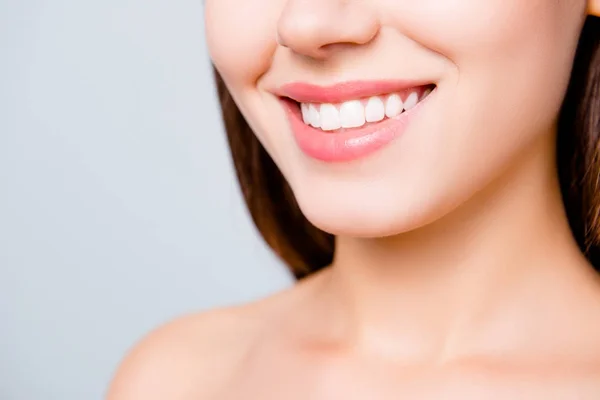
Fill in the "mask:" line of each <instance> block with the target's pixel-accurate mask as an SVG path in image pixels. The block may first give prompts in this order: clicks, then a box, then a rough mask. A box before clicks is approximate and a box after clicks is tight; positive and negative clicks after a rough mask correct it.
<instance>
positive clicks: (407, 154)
mask: <svg viewBox="0 0 600 400" xmlns="http://www.w3.org/2000/svg"><path fill="white" fill-rule="evenodd" d="M585 12H586V2H585V1H584V0H526V1H524V0H485V1H483V0H419V1H408V0H368V1H364V0H252V1H248V0H207V4H206V14H205V16H206V29H207V35H208V43H209V49H210V52H211V56H212V59H213V61H214V63H215V65H216V67H217V69H218V70H219V72H220V73H221V76H222V77H223V79H224V80H225V82H226V84H227V86H228V87H229V89H230V92H231V94H232V95H233V97H234V99H235V100H236V103H237V104H238V106H239V108H240V110H241V111H242V113H243V114H244V116H245V117H246V120H247V121H248V123H249V124H250V126H251V127H252V128H253V130H254V132H255V134H256V135H257V137H258V139H259V140H260V141H261V142H262V144H263V145H264V147H265V148H266V149H267V151H268V152H269V154H270V155H271V157H272V158H273V160H274V161H275V163H276V164H277V165H278V166H279V168H280V170H281V172H282V173H283V175H284V176H285V177H286V179H287V180H288V182H289V184H290V186H291V188H292V190H293V191H294V194H295V196H296V198H297V200H298V203H299V205H300V208H301V209H302V211H303V212H304V214H305V215H306V216H307V218H308V219H309V220H310V221H311V222H312V223H313V224H315V225H316V226H317V227H319V228H321V229H323V230H326V231H328V232H331V233H334V234H341V235H352V236H368V237H376V236H386V235H391V234H396V233H401V232H404V231H408V230H411V229H415V228H417V227H419V226H422V225H424V224H426V223H429V222H432V221H433V220H435V219H438V218H441V217H442V216H444V215H445V214H447V213H448V212H450V211H451V210H453V209H454V208H456V207H457V206H459V205H460V204H461V203H463V202H465V201H467V200H468V199H470V198H471V197H473V195H474V194H475V193H477V192H478V191H480V190H481V189H483V188H485V187H486V186H487V185H489V184H490V183H491V182H493V181H494V179H495V178H497V177H498V176H500V175H501V174H502V173H503V172H504V171H506V169H507V168H508V166H509V165H511V164H512V163H513V162H514V161H515V160H517V159H518V158H519V157H522V156H523V155H524V154H526V152H527V151H528V150H529V149H531V147H532V146H535V145H536V143H539V142H540V139H541V138H543V137H544V136H546V137H547V136H548V135H552V132H553V129H554V124H555V120H556V117H557V115H558V111H559V108H560V105H561V102H562V100H563V96H564V93H565V90H566V87H567V85H568V80H569V75H570V70H571V66H572V62H573V57H574V53H575V49H576V45H577V39H578V37H579V33H580V30H581V27H582V23H583V21H584V18H585ZM429 92H430V93H429Z"/></svg>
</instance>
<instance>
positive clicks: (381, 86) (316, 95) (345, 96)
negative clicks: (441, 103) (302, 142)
mask: <svg viewBox="0 0 600 400" xmlns="http://www.w3.org/2000/svg"><path fill="white" fill-rule="evenodd" d="M431 84H433V82H432V81H408V80H402V81H400V80H394V81H390V80H387V81H349V82H342V83H337V84H334V85H330V86H318V85H313V84H310V83H304V82H293V83H288V84H285V85H283V86H281V87H279V88H278V89H277V90H276V91H275V94H276V95H278V96H280V97H288V98H290V99H292V100H295V101H297V102H298V103H343V102H344V101H349V100H356V99H360V98H365V97H371V96H378V95H384V94H389V93H397V92H401V91H404V90H407V89H411V88H416V87H420V86H425V85H431Z"/></svg>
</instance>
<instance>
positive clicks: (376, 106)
mask: <svg viewBox="0 0 600 400" xmlns="http://www.w3.org/2000/svg"><path fill="white" fill-rule="evenodd" d="M384 118H385V106H384V104H383V101H382V100H381V99H380V98H379V97H371V98H370V99H369V101H368V102H367V106H366V107H365V119H366V121H367V122H379V121H381V120H382V119H384Z"/></svg>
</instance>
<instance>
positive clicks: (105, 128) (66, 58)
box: [0, 0, 290, 400]
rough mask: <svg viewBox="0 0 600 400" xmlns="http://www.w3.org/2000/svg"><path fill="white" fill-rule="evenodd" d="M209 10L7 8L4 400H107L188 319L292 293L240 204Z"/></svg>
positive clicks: (157, 1)
mask: <svg viewBox="0 0 600 400" xmlns="http://www.w3.org/2000/svg"><path fill="white" fill-rule="evenodd" d="M203 29H204V28H203V9H202V2H201V1H200V0H178V1H169V0H103V1H93V0H87V1H81V0H52V1H50V0H37V1H23V0H0V50H1V53H0V54H1V57H2V58H1V62H0V399H1V400H38V399H40V400H42V399H43V400H45V399H61V400H71V399H72V400H75V399H76V400H83V399H86V400H87V399H101V398H103V394H104V391H105V388H106V385H107V383H108V382H109V380H110V378H111V376H112V374H113V372H114V369H115V367H116V366H117V364H118V362H119V360H120V359H121V358H122V357H123V355H124V352H125V351H126V350H127V349H128V348H129V347H130V346H131V345H132V344H133V343H134V342H135V341H137V340H138V339H139V338H140V337H141V336H142V335H144V334H145V333H146V332H148V331H149V330H151V329H152V328H154V327H156V326H157V325H159V324H161V323H163V322H164V321H167V320H169V319H171V318H173V317H175V316H178V315H180V314H184V313H187V312H191V311H196V310H204V309H206V308H212V307H217V306H223V305H227V304H231V303H237V302H243V301H248V300H251V299H254V298H257V297H260V296H263V295H266V294H268V293H270V292H272V291H274V290H277V289H279V288H281V287H284V286H287V285H288V284H289V283H290V278H289V276H288V274H287V273H286V272H285V270H284V269H283V268H282V267H281V265H280V264H279V262H278V260H276V259H275V257H274V256H272V255H271V253H270V252H269V251H268V250H267V249H266V248H265V246H264V244H263V243H262V242H261V241H260V240H259V239H258V237H257V235H256V232H255V230H254V228H253V227H252V225H251V223H250V222H249V218H248V216H247V214H246V211H245V209H244V208H243V207H242V204H241V200H240V195H239V192H238V188H237V183H236V182H235V180H234V177H233V173H232V167H231V163H230V159H229V155H228V153H227V148H226V141H225V136H224V134H223V128H222V125H221V121H220V117H219V115H218V108H217V102H216V99H215V96H214V88H213V86H212V85H213V83H212V76H211V74H210V68H209V66H210V62H209V59H208V54H207V50H206V46H205V43H204V31H203Z"/></svg>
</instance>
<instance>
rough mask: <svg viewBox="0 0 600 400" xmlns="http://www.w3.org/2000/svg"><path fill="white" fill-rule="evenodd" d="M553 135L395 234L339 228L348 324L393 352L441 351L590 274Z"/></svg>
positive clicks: (338, 279)
mask: <svg viewBox="0 0 600 400" xmlns="http://www.w3.org/2000/svg"><path fill="white" fill-rule="evenodd" d="M545 140H546V142H545V143H544V144H542V145H540V144H539V143H538V144H537V145H536V146H532V149H531V150H530V151H529V152H528V153H527V154H523V155H522V157H520V159H519V160H517V161H516V162H514V163H513V164H512V167H511V169H510V170H507V171H505V173H504V174H502V176H499V177H498V178H497V179H495V180H494V182H492V183H490V184H489V185H488V186H487V187H486V189H485V190H483V191H481V192H479V193H478V194H476V195H475V196H473V197H472V198H471V199H470V200H468V201H467V202H465V203H463V204H462V205H461V206H459V207H458V208H456V209H455V210H454V211H452V212H451V213H449V214H447V215H446V216H444V217H443V218H441V219H438V220H437V221H436V222H434V223H431V224H427V225H425V226H423V227H421V228H418V229H416V230H412V231H410V232H406V233H402V234H399V235H396V236H393V237H388V238H378V239H364V238H362V239H361V238H350V237H338V238H337V239H336V240H337V241H336V257H335V260H334V263H333V265H332V268H331V269H330V273H329V282H330V285H331V287H330V290H331V292H332V293H335V294H336V297H337V299H336V301H337V303H338V305H339V307H340V309H339V310H338V315H340V316H343V317H341V318H343V320H344V321H345V323H344V324H345V326H347V327H348V328H349V329H351V331H352V332H353V334H355V335H356V336H357V337H358V338H360V339H361V340H362V342H363V343H365V342H368V345H369V346H375V347H377V348H381V347H385V349H384V350H383V352H385V353H386V354H389V353H390V351H392V352H393V351H402V352H404V353H406V352H411V353H415V354H414V355H415V356H417V354H418V356H419V357H422V356H423V353H429V354H430V355H431V356H434V357H439V355H440V354H441V353H448V352H451V351H454V350H449V348H452V347H453V348H455V347H457V346H458V344H457V343H459V342H460V343H467V342H468V343H471V345H473V343H475V339H474V336H475V335H476V332H483V331H485V330H486V327H489V326H491V324H495V326H496V325H497V324H498V321H499V320H502V319H503V318H504V317H505V316H506V315H508V314H510V312H509V310H512V311H515V310H526V309H527V307H523V304H525V303H526V302H527V301H530V300H532V299H533V296H532V295H531V294H532V293H533V292H535V293H536V296H538V295H540V296H543V293H541V292H540V290H541V291H542V292H543V291H544V290H546V291H549V290H550V289H551V288H554V289H556V287H559V286H560V285H561V282H566V281H569V282H572V281H573V279H571V278H572V277H573V276H576V275H582V274H581V272H582V271H583V270H584V269H586V268H587V263H586V262H585V260H584V259H583V257H582V256H581V254H580V251H579V249H578V247H577V244H576V243H575V241H574V239H573V237H572V234H571V231H570V228H569V224H568V220H567V218H566V215H565V212H564V206H563V203H562V198H561V192H560V187H559V183H558V178H557V173H556V167H555V159H554V156H553V155H554V149H553V147H554V146H553V140H552V141H551V140H549V139H545ZM551 142H552V143H551ZM584 265H585V267H584ZM536 299H537V298H536ZM513 314H514V312H513ZM513 316H514V315H513ZM512 323H514V321H512ZM489 331H493V330H489ZM495 331H498V329H497V326H496V329H495ZM403 344H404V345H403ZM387 346H393V347H394V348H395V349H390V348H389V347H387ZM404 356H406V354H404Z"/></svg>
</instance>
